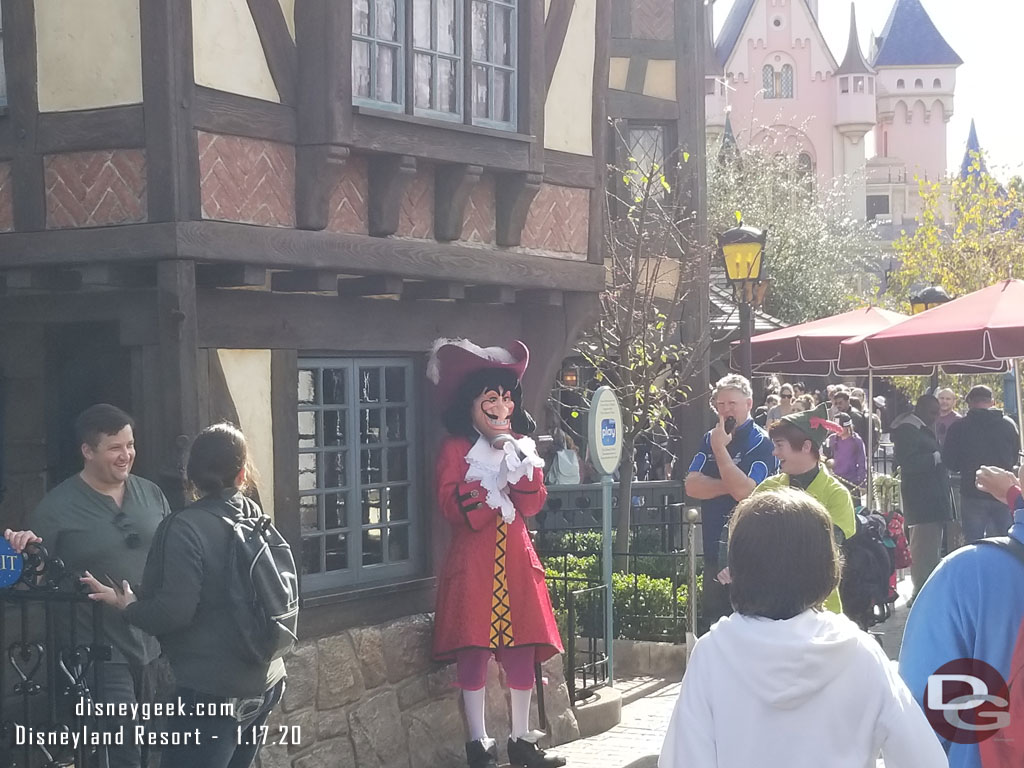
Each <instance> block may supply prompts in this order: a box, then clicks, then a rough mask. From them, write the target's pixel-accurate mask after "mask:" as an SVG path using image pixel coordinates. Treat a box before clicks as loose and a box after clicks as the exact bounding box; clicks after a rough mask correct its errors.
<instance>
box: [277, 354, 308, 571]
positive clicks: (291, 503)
mask: <svg viewBox="0 0 1024 768" xmlns="http://www.w3.org/2000/svg"><path fill="white" fill-rule="evenodd" d="M298 371H299V361H298V355H297V354H296V352H295V350H294V349H275V350H274V351H272V352H271V353H270V415H271V424H272V425H273V427H272V428H273V436H274V523H275V525H276V527H277V529H278V530H279V531H281V535H282V536H284V537H285V539H287V540H288V542H289V543H290V544H291V545H292V547H293V548H294V549H296V551H301V548H302V533H301V527H300V524H299V499H298V495H299V452H298V450H297V449H298V445H299V427H298V421H297V420H296V418H295V414H296V413H298V410H299V402H298V400H299V398H298V388H299V373H298Z"/></svg>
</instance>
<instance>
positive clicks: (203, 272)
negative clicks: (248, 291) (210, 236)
mask: <svg viewBox="0 0 1024 768" xmlns="http://www.w3.org/2000/svg"><path fill="white" fill-rule="evenodd" d="M266 284H267V270H266V267H255V266H252V265H251V264H197V265H196V285H198V286H201V287H203V288H242V287H249V288H251V287H253V286H264V285H266Z"/></svg>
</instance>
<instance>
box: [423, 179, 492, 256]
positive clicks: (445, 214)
mask: <svg viewBox="0 0 1024 768" xmlns="http://www.w3.org/2000/svg"><path fill="white" fill-rule="evenodd" d="M483 172H484V169H483V166H480V165H466V164H464V163H459V164H456V165H439V166H437V168H436V169H435V171H434V237H436V238H437V239H438V240H441V241H447V240H458V239H459V238H460V237H462V224H463V222H464V221H465V213H466V202H467V201H468V200H469V196H470V194H471V193H472V192H473V187H475V186H476V184H477V182H478V181H480V177H481V176H482V175H483Z"/></svg>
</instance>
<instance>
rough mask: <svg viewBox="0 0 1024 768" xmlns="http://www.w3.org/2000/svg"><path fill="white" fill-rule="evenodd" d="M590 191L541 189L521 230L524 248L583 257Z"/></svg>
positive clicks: (587, 232) (558, 188)
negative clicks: (578, 254)
mask: <svg viewBox="0 0 1024 768" xmlns="http://www.w3.org/2000/svg"><path fill="white" fill-rule="evenodd" d="M589 234H590V190H587V189H574V188H572V187H556V186H554V185H553V184H543V185H541V188H540V191H539V192H537V196H536V197H535V198H533V204H532V205H531V206H530V213H529V214H528V215H527V217H526V226H524V227H523V245H524V246H526V247H527V248H540V249H543V250H546V251H561V252H568V253H586V252H587V241H588V236H589Z"/></svg>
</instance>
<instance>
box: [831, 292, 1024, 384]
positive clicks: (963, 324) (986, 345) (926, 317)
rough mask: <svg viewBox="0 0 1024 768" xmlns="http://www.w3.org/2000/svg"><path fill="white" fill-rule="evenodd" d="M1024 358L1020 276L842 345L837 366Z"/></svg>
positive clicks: (1023, 300) (1023, 309)
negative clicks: (1018, 278)
mask: <svg viewBox="0 0 1024 768" xmlns="http://www.w3.org/2000/svg"><path fill="white" fill-rule="evenodd" d="M1019 357H1024V280H1003V281H1001V282H998V283H996V284H995V285H990V286H989V287H988V288H983V289H982V290H980V291H975V292H974V293H970V294H968V295H966V296H962V297H960V298H959V299H954V300H953V301H951V302H948V303H947V304H941V305H939V306H937V307H935V308H933V309H929V310H928V311H927V312H922V313H921V314H919V315H914V316H913V317H911V318H908V319H906V320H904V321H903V322H901V323H898V324H896V325H891V326H889V327H887V328H883V329H880V330H877V331H874V332H869V333H868V335H866V336H865V337H864V338H861V339H852V340H850V341H848V342H847V343H846V344H843V345H842V352H841V355H840V358H839V367H840V369H846V368H859V367H863V366H864V365H865V364H866V365H869V366H871V367H872V368H875V369H878V368H885V367H887V366H904V365H943V364H951V363H981V364H991V363H996V362H998V361H1002V360H1009V359H1012V358H1019Z"/></svg>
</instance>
